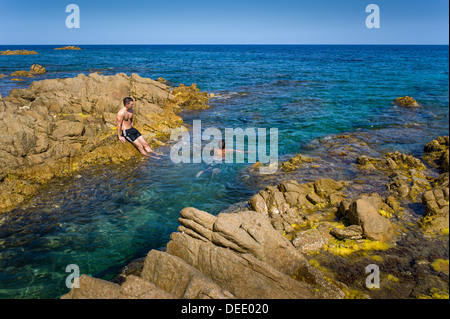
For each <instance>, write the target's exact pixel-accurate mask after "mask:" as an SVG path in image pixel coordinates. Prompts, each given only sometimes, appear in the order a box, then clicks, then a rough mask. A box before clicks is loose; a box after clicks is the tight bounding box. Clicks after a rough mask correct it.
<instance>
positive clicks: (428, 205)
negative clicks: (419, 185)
mask: <svg viewBox="0 0 450 319" xmlns="http://www.w3.org/2000/svg"><path fill="white" fill-rule="evenodd" d="M445 175H446V176H445ZM445 178H446V180H447V183H446V187H445V186H444V187H443V184H444V183H442V184H437V187H435V188H434V189H433V190H429V191H427V192H425V193H424V194H423V197H422V203H423V204H424V205H425V215H424V217H423V218H422V219H421V220H419V225H421V226H422V227H424V228H426V229H427V230H428V231H440V230H442V229H445V228H447V229H448V228H449V204H448V202H449V188H448V173H444V174H442V175H441V181H442V180H445ZM444 185H445V184H444Z"/></svg>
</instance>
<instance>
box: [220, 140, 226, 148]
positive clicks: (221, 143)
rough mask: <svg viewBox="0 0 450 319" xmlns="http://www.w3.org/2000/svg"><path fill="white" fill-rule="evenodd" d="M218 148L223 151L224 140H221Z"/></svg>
mask: <svg viewBox="0 0 450 319" xmlns="http://www.w3.org/2000/svg"><path fill="white" fill-rule="evenodd" d="M219 147H220V149H222V150H224V149H225V140H224V139H222V140H221V141H220V142H219Z"/></svg>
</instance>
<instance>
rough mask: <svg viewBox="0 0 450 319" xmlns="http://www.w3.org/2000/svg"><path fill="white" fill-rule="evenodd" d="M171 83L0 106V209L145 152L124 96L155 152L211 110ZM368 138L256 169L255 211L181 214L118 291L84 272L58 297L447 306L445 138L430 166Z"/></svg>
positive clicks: (99, 84) (54, 86) (19, 96)
mask: <svg viewBox="0 0 450 319" xmlns="http://www.w3.org/2000/svg"><path fill="white" fill-rule="evenodd" d="M33 70H35V72H36V73H39V72H38V71H39V70H41V69H40V68H39V66H37V67H34V68H33V67H32V69H31V70H30V73H32V72H31V71H33ZM26 72H28V71H26ZM41 72H43V70H41ZM169 84H170V83H169V82H167V81H166V80H164V79H162V78H160V79H158V80H157V81H155V80H152V79H148V78H142V77H140V76H139V75H137V74H132V75H131V76H128V75H126V74H117V75H115V76H102V75H99V74H96V73H93V74H90V75H88V76H86V75H83V74H80V75H78V76H77V77H76V78H68V79H51V80H44V81H38V82H33V83H32V84H31V86H30V87H29V88H28V89H14V90H12V91H11V93H10V94H9V95H8V96H7V97H4V98H2V97H1V96H0V122H1V124H2V125H3V127H4V130H3V131H2V133H1V135H0V159H1V160H2V163H3V165H2V167H0V191H1V193H0V203H1V204H0V213H2V212H7V211H10V210H12V209H14V208H15V207H17V206H18V205H20V204H21V203H23V202H24V201H25V200H26V199H28V198H30V197H32V196H33V195H34V194H35V193H36V192H37V191H38V189H39V188H40V187H41V186H42V185H44V184H46V183H47V182H48V181H50V180H51V179H53V178H55V177H63V176H69V175H72V174H74V173H76V172H77V171H79V170H81V169H83V168H85V167H87V166H89V165H97V164H100V165H103V164H109V163H119V162H123V161H127V160H130V159H131V158H132V157H134V156H140V155H139V153H138V151H137V150H136V149H134V147H132V146H131V145H130V144H128V143H127V144H122V143H120V142H119V141H118V140H117V138H116V127H115V125H116V124H115V114H116V112H117V110H118V109H119V108H120V107H121V103H122V99H123V97H124V96H132V97H133V98H134V99H135V101H136V110H135V111H136V115H137V116H136V122H135V126H136V128H138V129H139V130H140V131H141V132H142V133H143V134H144V136H145V137H146V139H147V141H149V143H150V144H151V146H152V147H158V146H161V145H164V143H165V142H166V141H167V139H168V137H169V134H170V132H171V129H173V128H177V127H180V126H181V125H183V120H182V118H181V112H183V111H185V110H199V109H204V108H207V107H208V101H209V97H210V95H209V94H208V93H206V92H202V91H200V90H199V89H198V88H197V86H196V85H195V84H193V85H191V86H185V85H183V84H181V85H180V86H179V87H172V86H170V85H169ZM414 107H416V106H414ZM370 138H371V137H370V136H364V134H353V133H351V134H341V135H337V136H334V137H333V138H330V139H327V140H324V141H320V142H317V143H318V145H312V146H311V149H312V150H313V151H311V152H310V153H309V154H308V156H305V155H303V154H298V155H297V156H294V157H292V158H290V159H286V161H284V162H282V163H280V165H279V170H278V172H277V173H276V174H272V175H260V174H259V169H257V168H258V167H259V166H260V165H262V164H260V163H257V164H255V165H254V166H253V167H249V168H248V169H247V170H244V172H243V173H242V178H243V180H245V179H247V180H248V182H249V183H250V182H253V183H254V182H255V181H257V182H258V184H264V185H266V186H265V187H264V188H263V189H261V190H260V191H259V192H258V193H257V194H255V195H254V196H253V197H252V198H250V199H249V201H248V202H247V203H243V204H242V205H239V208H237V209H230V210H227V211H226V212H222V213H220V214H219V215H217V216H214V215H212V214H209V213H208V212H204V211H200V210H198V209H196V208H194V207H188V208H185V209H183V210H182V211H181V212H180V215H181V217H180V219H179V223H180V226H179V228H178V230H177V232H175V233H173V234H172V235H171V240H170V242H169V243H168V244H167V247H166V249H165V251H156V250H152V251H150V252H149V253H148V254H147V256H146V257H145V258H142V259H141V260H138V261H135V262H133V263H132V264H130V265H128V266H127V267H126V268H125V269H124V270H123V271H122V272H121V274H119V275H118V276H117V277H116V279H114V280H113V281H112V282H109V281H105V280H102V279H98V278H93V277H90V276H86V275H83V276H82V277H81V278H80V288H73V289H71V290H70V292H68V293H67V294H66V295H64V296H62V298H64V299H101V298H112V299H116V298H131V299H148V298H150V299H171V298H187V299H224V298H226V299H228V298H239V299H240V298H244V299H258V298H262V299H266V298H267V299H271V298H275V299H279V298H282V299H344V298H448V284H449V278H448V276H449V272H448V258H449V256H448V255H449V253H448V235H449V137H448V136H445V137H437V138H436V139H435V140H433V141H431V142H429V143H428V144H426V145H425V146H424V151H423V156H422V157H421V158H417V157H414V156H412V155H407V154H402V153H401V152H399V151H397V150H392V152H388V153H384V154H381V153H379V152H376V151H374V150H373V149H371V148H370V146H369V143H368V142H369V140H370ZM314 147H317V150H318V151H317V152H316V154H317V156H314V154H315V153H314ZM348 170H350V171H351V174H348V175H345V176H344V175H342V178H336V174H334V175H333V178H331V177H330V175H331V172H332V171H334V172H340V171H342V172H343V171H348ZM348 176H352V177H351V178H348ZM337 177H339V174H337ZM305 180H308V182H305ZM371 264H376V265H378V266H379V267H380V269H381V271H382V274H381V288H380V289H369V288H367V287H366V285H365V279H366V277H367V275H366V273H365V272H364V269H365V267H367V266H368V265H371Z"/></svg>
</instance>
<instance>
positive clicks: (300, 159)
mask: <svg viewBox="0 0 450 319" xmlns="http://www.w3.org/2000/svg"><path fill="white" fill-rule="evenodd" d="M312 161H313V159H311V158H309V157H306V156H303V155H301V154H299V155H297V156H295V157H292V158H291V159H289V160H288V161H286V162H283V163H281V164H280V168H281V170H282V171H283V172H286V173H288V172H292V171H295V170H297V169H298V168H299V167H300V166H301V165H302V164H303V163H311V162H312Z"/></svg>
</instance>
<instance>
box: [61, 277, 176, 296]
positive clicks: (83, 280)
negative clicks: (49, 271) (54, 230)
mask: <svg viewBox="0 0 450 319" xmlns="http://www.w3.org/2000/svg"><path fill="white" fill-rule="evenodd" d="M79 285H80V286H79V288H72V289H71V290H70V291H69V293H67V294H65V295H63V296H62V297H61V299H175V298H176V297H175V296H174V295H172V294H169V293H167V292H166V291H164V290H162V289H160V288H158V287H157V286H155V285H154V284H152V283H150V282H148V281H145V280H143V279H141V278H139V277H136V276H128V277H127V279H126V281H125V282H124V283H123V284H122V286H119V285H118V284H115V283H112V282H109V281H106V280H102V279H97V278H93V277H90V276H86V275H82V276H81V277H80V279H79Z"/></svg>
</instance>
